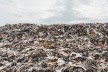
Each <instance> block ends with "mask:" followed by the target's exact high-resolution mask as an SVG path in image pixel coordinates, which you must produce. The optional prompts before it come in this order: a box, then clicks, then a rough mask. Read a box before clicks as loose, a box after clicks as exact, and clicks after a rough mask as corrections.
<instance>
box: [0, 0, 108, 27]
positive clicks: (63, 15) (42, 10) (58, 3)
mask: <svg viewBox="0 0 108 72" xmlns="http://www.w3.org/2000/svg"><path fill="white" fill-rule="evenodd" d="M82 22H84V23H85V22H108V0H0V26H2V25H5V24H7V23H11V24H13V23H37V24H55V23H82Z"/></svg>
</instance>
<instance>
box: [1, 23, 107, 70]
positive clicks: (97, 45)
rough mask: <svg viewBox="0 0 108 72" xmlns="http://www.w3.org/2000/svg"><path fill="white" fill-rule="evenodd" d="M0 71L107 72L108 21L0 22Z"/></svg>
mask: <svg viewBox="0 0 108 72" xmlns="http://www.w3.org/2000/svg"><path fill="white" fill-rule="evenodd" d="M0 72H108V24H107V23H81V24H72V25H71V24H53V25H36V24H29V23H19V24H12V25H11V24H7V25H5V26H1V27H0Z"/></svg>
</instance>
